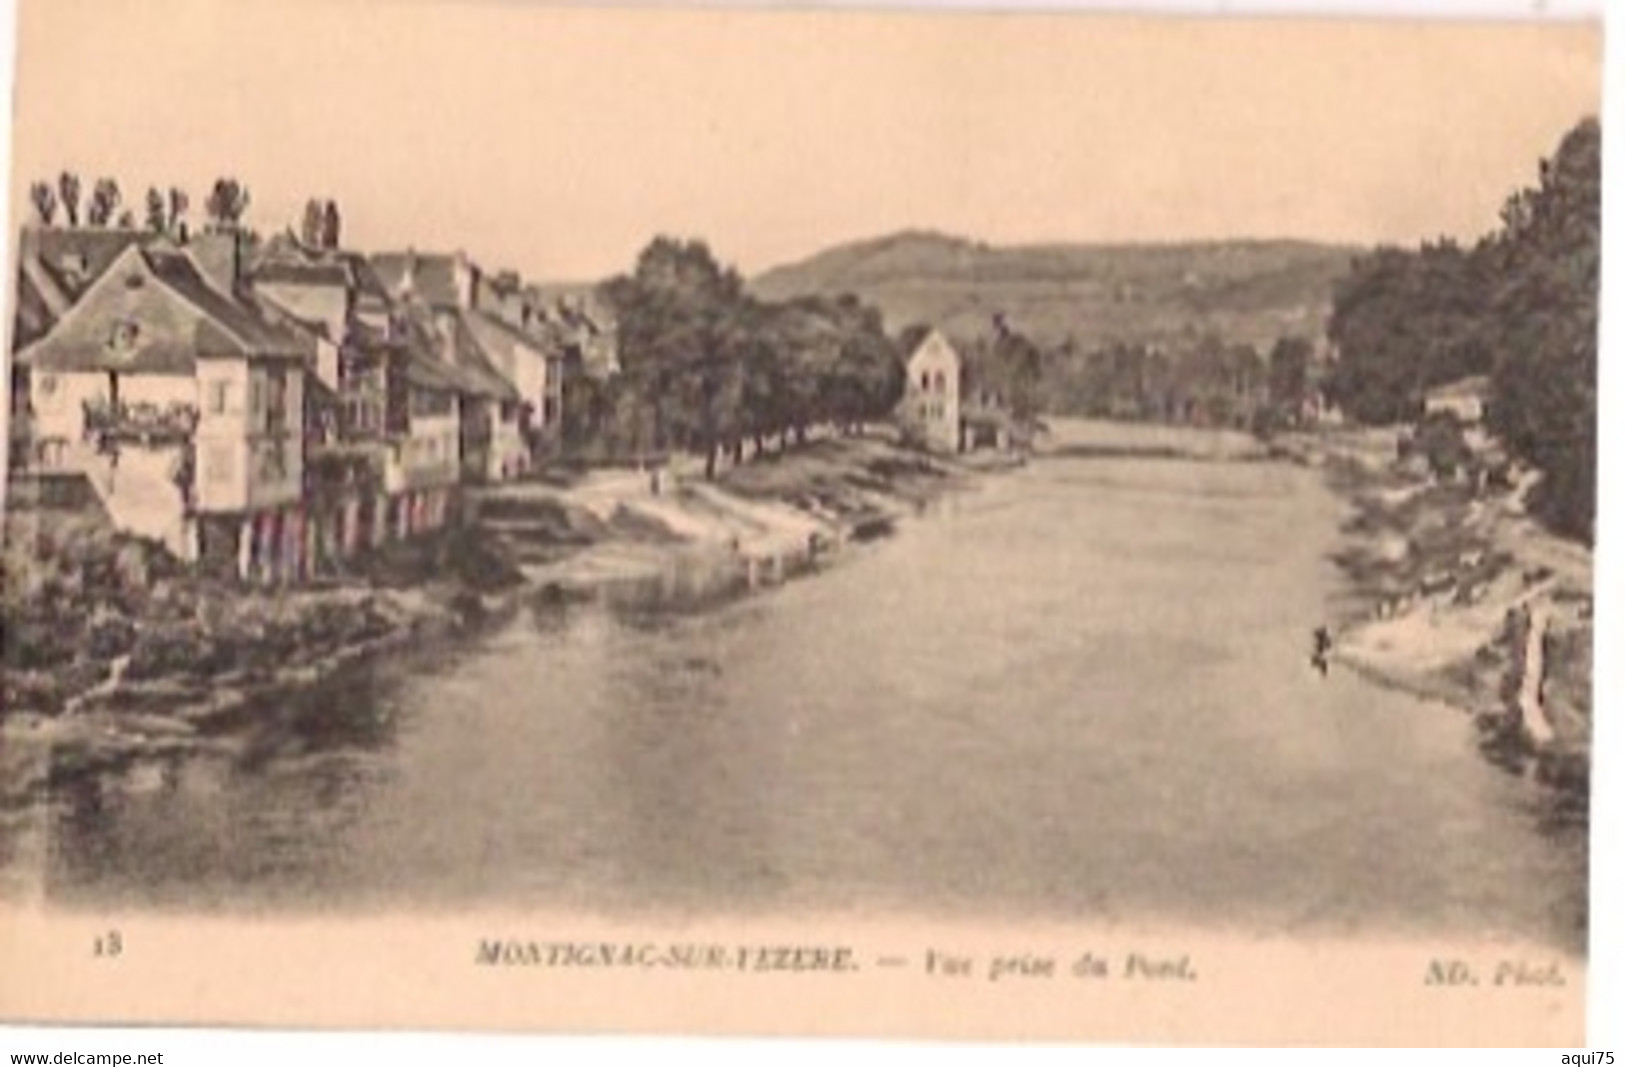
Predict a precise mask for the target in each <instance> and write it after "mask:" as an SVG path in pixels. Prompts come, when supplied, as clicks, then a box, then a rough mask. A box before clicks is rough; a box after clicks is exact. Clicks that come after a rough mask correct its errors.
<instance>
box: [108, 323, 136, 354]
mask: <svg viewBox="0 0 1625 1067" xmlns="http://www.w3.org/2000/svg"><path fill="white" fill-rule="evenodd" d="M140 336H141V324H140V323H138V322H135V321H134V320H132V319H124V320H121V321H119V322H115V323H114V324H113V328H112V329H111V330H110V331H108V336H107V347H108V348H111V349H113V350H114V351H116V352H122V351H124V350H126V349H130V348H134V347H135V342H136V339H137V338H138V337H140Z"/></svg>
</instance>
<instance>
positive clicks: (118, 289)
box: [16, 234, 310, 577]
mask: <svg viewBox="0 0 1625 1067" xmlns="http://www.w3.org/2000/svg"><path fill="white" fill-rule="evenodd" d="M235 241H236V235H234V234H211V235H208V236H207V237H205V238H200V239H199V240H198V247H196V248H191V247H188V248H184V249H181V248H167V249H165V248H157V247H152V248H142V247H140V246H138V245H131V246H130V247H128V248H126V249H125V251H124V252H123V253H122V254H120V255H119V257H118V258H117V259H115V260H114V262H113V263H112V264H110V265H109V266H108V267H107V268H106V269H105V271H104V272H103V273H102V274H101V275H100V277H98V278H97V279H96V280H95V281H94V282H93V283H92V284H91V285H90V286H89V287H88V288H87V289H86V290H85V292H84V293H83V295H82V296H81V297H80V299H79V300H78V301H77V302H76V303H75V304H74V305H73V306H72V307H70V308H68V309H66V310H65V312H64V313H63V315H62V317H61V319H60V320H59V321H58V322H56V323H55V325H54V326H53V327H52V329H51V330H50V331H49V332H48V333H47V334H45V335H44V336H43V337H41V338H39V339H37V340H36V341H35V342H34V343H33V344H30V345H28V346H26V347H25V348H23V349H22V350H21V351H19V352H18V353H17V356H16V361H17V363H18V365H19V366H21V367H23V368H25V369H26V372H27V375H28V381H29V396H30V406H31V408H32V410H33V412H34V418H33V425H32V433H33V440H32V442H31V446H30V448H31V459H32V460H33V462H34V463H35V464H36V465H37V467H38V468H39V469H41V470H44V471H49V472H55V473H65V474H72V475H77V476H82V477H83V478H84V479H85V480H86V481H87V482H89V484H90V485H91V486H92V487H93V488H94V489H95V491H96V494H97V496H98V497H99V498H100V499H101V501H102V504H103V505H104V507H105V508H106V510H107V512H108V514H109V515H110V516H111V518H112V519H113V521H114V522H115V524H116V525H118V526H119V527H121V528H123V529H126V530H129V531H131V532H133V533H137V534H140V535H142V536H146V537H150V538H152V539H154V540H157V541H160V542H162V543H163V544H165V545H166V546H167V547H168V548H169V549H170V550H171V551H172V552H174V553H175V554H176V555H177V556H179V557H181V558H182V559H194V560H195V559H203V560H207V561H210V562H213V563H216V564H219V565H220V566H221V567H222V569H229V570H232V571H235V572H236V573H238V574H240V575H243V576H245V577H251V576H252V577H277V576H280V575H281V574H282V573H283V572H284V571H285V570H293V571H296V570H297V569H298V567H299V561H298V556H299V548H298V544H297V542H298V539H299V537H300V536H301V532H300V531H301V526H302V514H301V512H302V507H301V505H302V486H303V448H302V440H301V439H302V434H303V414H302V408H303V402H304V401H303V384H304V369H305V364H306V361H307V359H308V358H309V356H310V350H309V347H308V346H307V345H306V344H305V342H304V341H303V340H302V339H301V338H300V337H298V336H297V335H295V334H293V333H292V332H290V331H288V330H285V329H282V328H279V327H277V326H275V325H274V324H271V323H268V322H267V321H266V320H265V319H264V318H262V317H261V316H260V315H259V314H258V313H257V311H256V309H255V308H254V307H253V306H252V304H251V303H250V302H248V301H247V300H245V299H244V297H243V296H242V294H241V293H240V292H237V291H235V290H234V289H233V288H231V287H229V286H227V287H222V286H221V285H219V284H218V283H217V282H216V281H215V280H213V279H212V278H211V277H210V270H211V267H213V266H217V265H218V264H220V263H222V262H227V261H229V259H230V253H229V252H228V251H226V250H223V249H221V248H219V247H218V245H220V244H221V243H222V242H231V243H233V244H234V243H235Z"/></svg>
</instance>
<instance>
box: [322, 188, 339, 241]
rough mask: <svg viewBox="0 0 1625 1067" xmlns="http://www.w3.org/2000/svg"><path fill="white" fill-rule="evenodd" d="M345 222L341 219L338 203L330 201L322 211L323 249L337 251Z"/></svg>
mask: <svg viewBox="0 0 1625 1067" xmlns="http://www.w3.org/2000/svg"><path fill="white" fill-rule="evenodd" d="M342 227H343V222H342V220H341V219H340V218H339V205H338V203H337V201H333V200H329V201H328V202H327V206H326V207H325V208H323V209H322V247H323V248H327V249H337V248H338V246H339V237H340V233H341V230H342Z"/></svg>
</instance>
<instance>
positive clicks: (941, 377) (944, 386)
mask: <svg viewBox="0 0 1625 1067" xmlns="http://www.w3.org/2000/svg"><path fill="white" fill-rule="evenodd" d="M936 385H937V392H938V393H946V392H947V391H948V376H947V375H945V374H943V373H942V372H941V371H937V382H936Z"/></svg>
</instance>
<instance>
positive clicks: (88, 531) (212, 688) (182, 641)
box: [0, 513, 522, 807]
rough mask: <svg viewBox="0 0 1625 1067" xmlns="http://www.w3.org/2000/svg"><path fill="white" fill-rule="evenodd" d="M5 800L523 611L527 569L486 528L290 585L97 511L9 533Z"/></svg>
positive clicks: (1, 737)
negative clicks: (128, 527)
mask: <svg viewBox="0 0 1625 1067" xmlns="http://www.w3.org/2000/svg"><path fill="white" fill-rule="evenodd" d="M5 573H6V590H5V605H6V610H5V618H4V622H5V642H4V645H5V663H4V671H3V672H0V679H3V684H4V712H3V714H0V806H9V807H15V806H17V805H19V804H22V803H26V802H27V801H28V800H29V799H30V798H31V797H32V796H34V795H35V794H37V793H39V792H40V791H42V790H45V789H47V788H48V787H49V785H50V783H51V781H53V780H55V779H59V778H62V777H71V776H74V775H78V774H84V773H89V772H91V771H94V770H98V769H101V768H104V767H108V766H116V765H119V764H121V763H124V762H128V761H130V760H133V759H137V758H141V757H145V756H159V755H163V754H165V753H167V752H172V751H184V750H186V749H188V748H191V747H196V746H199V745H203V744H206V743H208V738H209V736H210V735H211V734H213V733H215V732H217V731H219V730H221V729H223V728H224V727H225V726H226V725H227V724H229V722H230V721H231V720H232V719H233V718H234V717H236V716H240V715H244V714H249V713H252V712H253V711H254V710H255V709H258V708H266V707H271V706H274V705H275V704H277V703H278V702H279V701H281V700H284V699H285V698H286V697H288V696H289V695H290V694H293V693H296V692H299V691H301V690H303V689H306V688H308V687H310V686H312V685H314V684H316V683H318V682H321V681H324V680H326V679H329V678H333V677H335V676H338V675H340V674H342V673H343V672H344V671H347V670H350V669H354V668H357V667H359V666H362V665H365V664H367V663H371V662H373V661H375V660H376V659H378V658H379V657H381V656H384V655H387V654H389V653H391V652H394V651H397V650H401V649H405V648H408V647H417V646H421V645H423V644H425V643H429V642H435V641H442V640H447V639H451V638H454V637H456V636H458V635H460V634H464V633H468V632H470V631H472V630H474V629H476V628H478V627H479V626H481V625H482V624H484V623H486V622H488V621H490V620H491V619H493V618H498V617H501V616H502V615H503V614H504V613H505V612H507V611H510V610H512V608H513V607H514V605H515V603H516V600H515V597H516V593H517V589H518V587H519V584H520V582H521V581H522V576H521V575H520V574H519V572H518V571H517V569H516V568H514V567H512V566H511V564H509V563H507V561H505V560H504V559H502V558H501V557H500V556H499V555H497V554H495V553H493V552H492V551H491V550H490V548H489V546H488V545H486V544H484V543H483V540H482V538H481V537H480V536H479V535H478V534H477V533H476V532H469V531H455V532H447V533H444V534H441V535H438V536H434V537H430V538H427V539H424V540H422V541H419V542H415V543H412V544H408V545H393V546H390V547H389V548H387V549H385V550H382V551H380V552H379V553H377V554H375V555H374V556H373V557H371V558H369V559H367V560H366V561H365V563H364V564H361V565H359V566H358V567H357V568H356V569H355V570H354V571H353V572H352V573H350V574H347V575H345V576H343V577H342V578H331V579H326V580H323V581H321V582H318V583H313V584H311V585H307V586H300V587H297V588H290V589H258V588H244V587H239V586H235V585H227V584H225V583H221V582H216V581H212V580H209V579H206V578H203V577H201V576H199V575H197V574H196V573H194V572H192V571H190V570H188V569H186V568H184V567H183V566H181V565H180V564H178V563H176V562H175V561H174V560H173V559H171V558H170V557H169V556H168V555H167V554H166V553H164V552H163V551H162V550H161V549H159V548H157V547H156V546H154V545H151V544H150V543H147V542H144V541H141V540H139V539H135V538H130V537H125V536H123V535H120V534H116V533H112V532H110V531H108V530H107V529H106V528H105V526H101V525H99V524H97V523H95V522H94V521H91V520H88V519H85V518H82V517H78V516H74V515H63V514H55V515H53V514H48V513H47V514H43V515H40V514H36V515H32V516H30V517H29V519H28V520H27V523H26V529H24V528H21V527H20V526H13V527H12V528H11V529H8V537H7V541H6V572H5Z"/></svg>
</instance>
